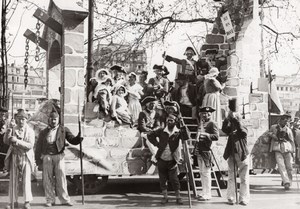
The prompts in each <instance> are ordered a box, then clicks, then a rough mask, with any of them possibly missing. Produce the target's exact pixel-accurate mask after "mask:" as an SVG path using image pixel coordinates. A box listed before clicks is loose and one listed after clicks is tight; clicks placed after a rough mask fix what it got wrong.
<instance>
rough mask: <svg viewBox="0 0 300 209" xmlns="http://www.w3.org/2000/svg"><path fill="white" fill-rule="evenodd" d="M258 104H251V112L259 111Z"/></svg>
mask: <svg viewBox="0 0 300 209" xmlns="http://www.w3.org/2000/svg"><path fill="white" fill-rule="evenodd" d="M257 105H258V104H250V105H249V108H250V112H252V111H257V110H258V107H257Z"/></svg>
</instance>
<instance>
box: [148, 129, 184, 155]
mask: <svg viewBox="0 0 300 209" xmlns="http://www.w3.org/2000/svg"><path fill="white" fill-rule="evenodd" d="M147 137H148V140H149V141H150V142H151V143H152V144H153V145H154V146H156V147H158V150H157V153H156V155H155V157H156V159H160V157H161V155H162V153H163V151H164V150H165V149H166V147H167V145H168V144H169V147H170V150H171V153H172V154H174V152H175V151H176V149H177V148H178V146H179V140H187V139H188V138H189V135H188V131H187V127H186V126H184V127H182V128H181V129H179V131H178V132H175V133H174V134H172V135H171V136H170V137H169V134H168V133H167V132H165V131H164V128H160V129H158V130H156V131H152V132H150V133H149V134H147ZM157 138H159V140H157Z"/></svg>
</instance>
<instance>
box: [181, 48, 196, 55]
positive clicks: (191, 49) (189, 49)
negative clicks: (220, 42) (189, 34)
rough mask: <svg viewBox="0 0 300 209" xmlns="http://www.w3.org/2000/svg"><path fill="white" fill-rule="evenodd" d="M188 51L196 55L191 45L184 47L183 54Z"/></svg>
mask: <svg viewBox="0 0 300 209" xmlns="http://www.w3.org/2000/svg"><path fill="white" fill-rule="evenodd" d="M188 51H190V52H192V53H193V56H195V55H196V52H195V50H194V49H193V48H192V47H190V46H188V47H186V49H185V52H184V54H183V55H186V54H187V52H188Z"/></svg>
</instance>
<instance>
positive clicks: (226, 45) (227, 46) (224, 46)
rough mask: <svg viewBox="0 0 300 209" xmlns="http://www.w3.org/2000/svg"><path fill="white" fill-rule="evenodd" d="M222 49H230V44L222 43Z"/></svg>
mask: <svg viewBox="0 0 300 209" xmlns="http://www.w3.org/2000/svg"><path fill="white" fill-rule="evenodd" d="M220 49H229V44H222V45H221V46H220Z"/></svg>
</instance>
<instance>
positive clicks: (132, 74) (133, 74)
mask: <svg viewBox="0 0 300 209" xmlns="http://www.w3.org/2000/svg"><path fill="white" fill-rule="evenodd" d="M131 76H134V77H135V78H136V77H137V76H136V74H135V73H134V72H131V73H129V75H128V77H131Z"/></svg>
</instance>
